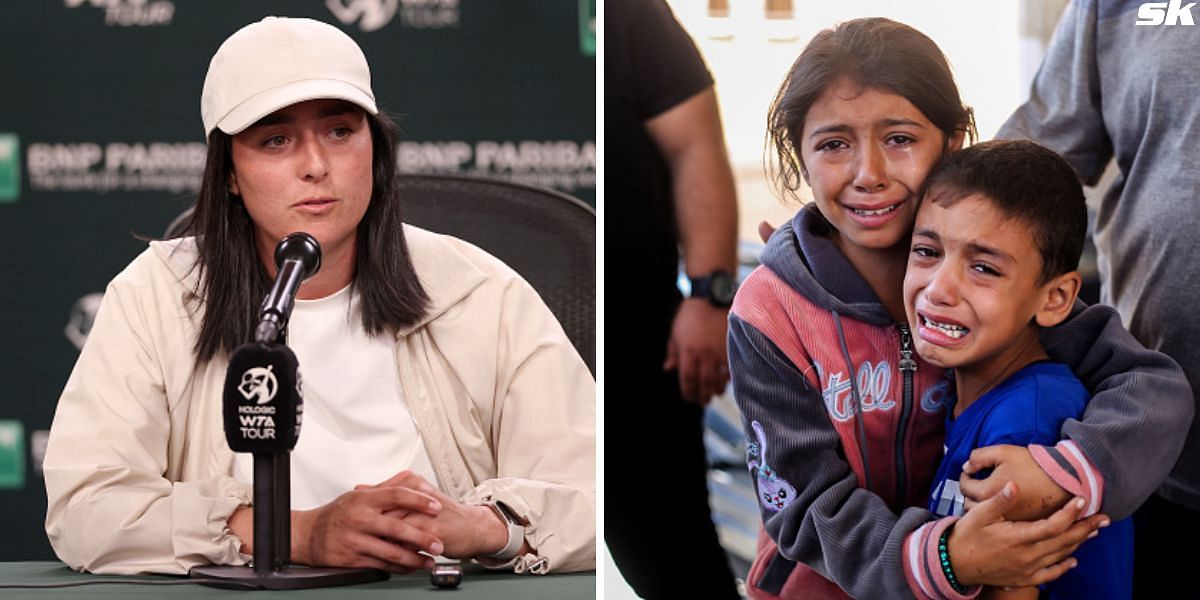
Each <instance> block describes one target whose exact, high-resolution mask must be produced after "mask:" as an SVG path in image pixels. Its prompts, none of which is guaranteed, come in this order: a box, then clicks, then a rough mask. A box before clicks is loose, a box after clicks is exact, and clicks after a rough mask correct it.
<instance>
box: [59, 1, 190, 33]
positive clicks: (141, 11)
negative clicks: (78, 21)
mask: <svg viewBox="0 0 1200 600" xmlns="http://www.w3.org/2000/svg"><path fill="white" fill-rule="evenodd" d="M64 3H65V4H66V6H67V8H79V7H81V6H85V5H86V6H91V7H93V8H98V9H101V10H102V11H103V14H104V24H105V25H107V26H109V27H154V26H160V25H170V24H171V19H173V18H174V17H175V3H174V2H172V1H171V0H64Z"/></svg>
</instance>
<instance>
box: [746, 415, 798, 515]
mask: <svg viewBox="0 0 1200 600" xmlns="http://www.w3.org/2000/svg"><path fill="white" fill-rule="evenodd" d="M750 426H751V427H753V428H754V436H755V437H756V438H758V441H757V443H755V442H750V444H749V445H748V446H747V448H746V453H747V454H748V455H749V456H750V460H749V461H748V462H747V465H748V466H749V467H750V473H752V474H753V475H754V478H755V481H756V482H757V483H758V501H759V503H761V504H762V506H763V508H765V509H767V510H769V511H771V512H779V511H781V510H783V509H784V507H786V506H787V505H789V504H791V503H792V500H794V499H795V498H796V488H794V487H792V484H790V483H788V482H787V481H784V480H783V479H782V478H781V477H779V476H778V475H776V474H775V470H774V469H772V468H771V466H770V465H768V464H767V436H766V434H764V433H763V429H762V425H760V424H759V423H758V421H752V422H751V423H750ZM759 458H761V459H762V463H761V464H760V463H759V461H758V459H759Z"/></svg>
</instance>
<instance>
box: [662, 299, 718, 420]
mask: <svg viewBox="0 0 1200 600" xmlns="http://www.w3.org/2000/svg"><path fill="white" fill-rule="evenodd" d="M728 326H729V311H728V310H726V309H723V308H717V307H716V306H713V305H712V303H710V302H709V301H708V300H704V299H700V298H688V299H686V300H684V301H683V303H682V304H680V305H679V310H678V311H677V312H676V313H675V321H674V323H672V325H671V339H670V341H668V342H667V360H666V361H665V362H664V363H663V370H664V371H672V370H678V372H679V390H680V392H681V393H682V395H683V399H684V400H686V401H688V402H695V403H697V404H699V405H700V406H705V405H707V404H708V403H709V402H711V401H712V397H713V396H715V395H717V394H720V393H721V392H723V391H725V386H726V384H728V383H729V367H728V362H727V360H728V358H727V357H726V354H725V333H726V329H727V328H728Z"/></svg>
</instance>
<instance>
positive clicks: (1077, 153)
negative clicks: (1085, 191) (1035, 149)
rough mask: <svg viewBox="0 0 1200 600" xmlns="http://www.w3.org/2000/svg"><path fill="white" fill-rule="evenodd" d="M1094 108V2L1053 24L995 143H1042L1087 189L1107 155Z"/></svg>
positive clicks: (1077, 4)
mask: <svg viewBox="0 0 1200 600" xmlns="http://www.w3.org/2000/svg"><path fill="white" fill-rule="evenodd" d="M1131 26H1132V24H1131ZM1100 109H1101V104H1100V71H1099V68H1098V67H1097V65H1096V8H1095V4H1094V2H1091V1H1078V0H1076V1H1074V2H1071V4H1070V5H1069V6H1068V7H1067V8H1066V10H1065V11H1064V12H1063V15H1062V17H1061V18H1060V19H1059V22H1058V28H1057V29H1056V30H1055V32H1054V37H1053V38H1051V40H1050V46H1049V47H1048V48H1047V50H1046V57H1045V59H1044V60H1043V61H1042V64H1041V67H1039V68H1038V72H1037V75H1036V76H1034V79H1033V86H1032V89H1031V90H1030V92H1029V99H1028V100H1027V101H1026V102H1025V103H1024V104H1023V105H1021V107H1020V108H1018V109H1017V110H1016V112H1014V113H1013V114H1012V116H1010V117H1009V118H1008V121H1006V122H1005V123H1004V125H1002V126H1001V127H1000V131H999V132H998V133H997V134H996V138H997V139H1027V140H1032V141H1035V142H1037V143H1039V144H1042V145H1044V146H1046V147H1048V148H1050V149H1052V150H1054V151H1056V152H1058V153H1059V154H1061V155H1063V158H1065V159H1066V160H1067V162H1069V163H1071V166H1072V167H1074V168H1075V171H1076V172H1077V173H1078V174H1079V178H1080V180H1081V181H1083V182H1084V183H1085V184H1087V185H1093V184H1095V183H1096V180H1098V179H1099V178H1100V175H1101V174H1103V173H1104V167H1105V166H1106V165H1107V164H1108V161H1109V159H1110V158H1112V153H1113V148H1112V141H1111V140H1110V139H1109V136H1108V132H1107V130H1106V129H1105V127H1104V117H1103V115H1102V114H1101V112H1100Z"/></svg>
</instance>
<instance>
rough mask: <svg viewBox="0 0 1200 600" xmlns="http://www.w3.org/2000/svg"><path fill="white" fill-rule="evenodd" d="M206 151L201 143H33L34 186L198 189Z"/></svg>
mask: <svg viewBox="0 0 1200 600" xmlns="http://www.w3.org/2000/svg"><path fill="white" fill-rule="evenodd" d="M205 153H206V149H205V146H204V144H203V143H200V142H185V143H173V142H148V143H146V142H134V143H127V142H111V143H107V144H97V143H89V142H83V143H76V142H69V143H41V142H38V143H31V144H29V147H28V149H27V150H26V157H25V159H26V163H27V166H28V171H29V187H30V189H31V190H33V191H39V192H42V191H46V192H57V191H64V192H97V193H105V192H112V191H130V192H134V191H161V192H169V193H172V194H177V193H180V192H198V191H199V190H200V176H201V174H202V173H203V172H204V157H205Z"/></svg>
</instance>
